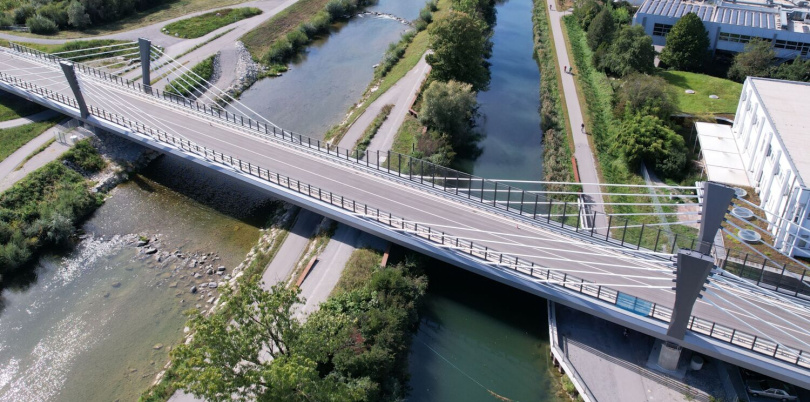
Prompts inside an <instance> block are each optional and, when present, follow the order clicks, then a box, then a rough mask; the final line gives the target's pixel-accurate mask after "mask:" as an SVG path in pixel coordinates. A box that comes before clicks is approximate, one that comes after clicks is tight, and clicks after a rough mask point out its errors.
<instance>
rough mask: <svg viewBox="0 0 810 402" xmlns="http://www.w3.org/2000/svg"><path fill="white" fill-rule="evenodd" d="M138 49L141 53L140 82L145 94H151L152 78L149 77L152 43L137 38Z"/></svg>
mask: <svg viewBox="0 0 810 402" xmlns="http://www.w3.org/2000/svg"><path fill="white" fill-rule="evenodd" d="M138 48H139V50H140V53H141V80H142V81H141V82H142V83H143V90H144V91H145V92H146V93H152V87H151V86H152V78H151V77H150V75H149V71H150V67H151V61H152V58H151V57H152V42H151V41H150V40H149V39H144V38H138Z"/></svg>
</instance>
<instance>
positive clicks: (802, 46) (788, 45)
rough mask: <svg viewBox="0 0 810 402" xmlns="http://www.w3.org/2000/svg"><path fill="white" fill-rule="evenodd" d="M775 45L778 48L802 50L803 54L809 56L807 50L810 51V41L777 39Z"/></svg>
mask: <svg viewBox="0 0 810 402" xmlns="http://www.w3.org/2000/svg"><path fill="white" fill-rule="evenodd" d="M773 47H775V48H777V49H785V50H796V51H799V52H801V55H802V56H807V52H808V51H810V43H804V42H794V41H790V40H781V39H777V40H776V41H775V42H774V44H773Z"/></svg>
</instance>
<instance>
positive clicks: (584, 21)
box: [573, 0, 602, 31]
mask: <svg viewBox="0 0 810 402" xmlns="http://www.w3.org/2000/svg"><path fill="white" fill-rule="evenodd" d="M601 9H602V6H601V5H599V3H598V2H597V1H596V0H574V12H573V15H574V18H576V20H577V22H578V23H579V26H581V27H582V29H584V30H586V31H587V30H588V29H589V28H590V26H591V21H593V19H594V18H596V15H597V14H599V11H600V10H601Z"/></svg>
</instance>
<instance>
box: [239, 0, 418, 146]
mask: <svg viewBox="0 0 810 402" xmlns="http://www.w3.org/2000/svg"><path fill="white" fill-rule="evenodd" d="M424 5H425V0H380V1H379V3H378V4H376V5H374V6H371V7H368V8H367V11H378V12H382V13H389V14H393V15H396V16H398V17H401V18H404V19H407V20H413V19H416V18H417V17H418V16H419V10H420V9H421V8H422V7H424ZM407 29H408V27H407V26H406V25H404V24H402V23H400V22H397V21H394V20H392V19H386V18H379V17H369V16H365V17H356V18H352V19H351V20H349V22H347V23H340V24H336V25H335V26H334V27H333V29H332V34H331V35H329V36H327V37H324V38H322V39H319V40H316V41H315V42H313V43H312V44H311V45H310V46H309V47H308V48H307V50H306V51H305V52H304V53H303V54H302V55H301V56H299V57H298V58H297V59H296V60H295V61H294V62H293V63H291V65H290V70H289V71H287V72H286V73H284V74H283V75H282V76H281V77H273V78H264V79H262V80H259V81H258V82H256V83H255V84H253V86H251V87H250V88H249V89H248V90H247V91H245V92H243V93H242V95H241V96H240V98H239V99H240V101H241V102H242V103H244V104H245V105H247V106H248V107H250V108H251V109H252V110H254V111H255V112H256V113H258V114H260V115H262V116H263V117H265V118H267V119H269V120H270V121H272V122H273V123H275V124H277V125H279V126H281V127H283V128H284V129H285V130H290V131H293V132H296V133H300V134H303V135H306V136H309V137H312V138H318V139H321V138H323V136H324V134H326V131H327V130H328V129H329V127H331V126H333V125H334V124H336V123H339V122H340V121H341V119H343V117H344V116H345V115H346V113H347V112H348V110H349V108H350V107H352V105H354V104H355V103H356V102H357V101H359V100H360V96H361V95H362V94H363V91H365V89H366V87H367V86H368V84H369V82H371V79H372V77H373V76H374V68H373V66H374V65H375V64H377V63H379V62H380V60H382V56H383V54H384V53H385V50H386V49H387V48H388V45H389V44H390V43H393V42H396V41H398V40H399V37H400V36H401V35H402V33H404V32H405V31H406V30H407Z"/></svg>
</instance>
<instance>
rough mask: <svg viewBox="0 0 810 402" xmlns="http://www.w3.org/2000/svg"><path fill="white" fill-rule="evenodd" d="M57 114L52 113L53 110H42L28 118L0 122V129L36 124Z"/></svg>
mask: <svg viewBox="0 0 810 402" xmlns="http://www.w3.org/2000/svg"><path fill="white" fill-rule="evenodd" d="M58 115H59V113H57V112H54V111H53V110H50V109H48V110H43V111H41V112H39V113H34V114H32V115H30V116H26V117H20V118H19V119H14V120H6V121H0V129H3V128H12V127H17V126H23V125H26V124H30V123H36V122H38V121H43V120H48V119H50V118H51V117H54V116H58Z"/></svg>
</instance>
